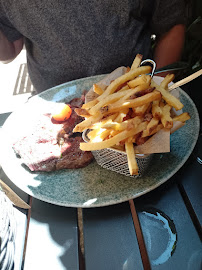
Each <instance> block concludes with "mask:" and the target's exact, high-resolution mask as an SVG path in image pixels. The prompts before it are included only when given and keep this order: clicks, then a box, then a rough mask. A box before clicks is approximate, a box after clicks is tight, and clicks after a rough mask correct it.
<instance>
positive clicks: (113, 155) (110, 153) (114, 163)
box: [82, 130, 152, 178]
mask: <svg viewBox="0 0 202 270" xmlns="http://www.w3.org/2000/svg"><path fill="white" fill-rule="evenodd" d="M88 132H89V130H85V131H84V132H83V134H82V137H83V140H84V141H85V142H89V138H88V136H87V134H88ZM92 154H93V156H94V158H95V160H96V162H97V163H98V165H100V166H101V167H102V168H104V169H107V170H110V171H113V172H116V173H119V174H123V175H126V176H130V177H135V178H136V177H141V176H142V175H143V174H144V173H145V171H146V169H147V168H148V166H149V163H150V161H151V159H152V154H150V155H141V154H137V155H136V160H137V164H138V168H139V174H138V175H133V176H131V175H130V172H129V168H128V160H127V154H126V152H124V151H121V150H117V149H113V148H105V149H101V150H96V151H92Z"/></svg>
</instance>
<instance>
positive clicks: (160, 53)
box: [154, 24, 185, 75]
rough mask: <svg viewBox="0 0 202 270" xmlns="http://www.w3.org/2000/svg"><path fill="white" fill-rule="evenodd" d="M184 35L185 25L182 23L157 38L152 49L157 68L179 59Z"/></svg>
mask: <svg viewBox="0 0 202 270" xmlns="http://www.w3.org/2000/svg"><path fill="white" fill-rule="evenodd" d="M184 37H185V26H184V25H183V24H178V25H175V26H174V27H172V28H171V29H170V30H169V31H168V32H167V33H165V34H164V35H163V36H162V37H161V38H159V40H157V44H156V48H155V51H154V60H155V61H156V64H157V68H161V67H163V66H166V65H169V64H172V63H174V62H177V61H179V60H180V58H181V53H182V50H183V45H184ZM162 75H163V74H162Z"/></svg>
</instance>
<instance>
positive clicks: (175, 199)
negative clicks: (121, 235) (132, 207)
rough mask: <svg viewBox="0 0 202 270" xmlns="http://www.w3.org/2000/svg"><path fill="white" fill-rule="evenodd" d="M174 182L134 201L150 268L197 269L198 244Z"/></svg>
mask: <svg viewBox="0 0 202 270" xmlns="http://www.w3.org/2000/svg"><path fill="white" fill-rule="evenodd" d="M175 180H176V179H172V180H171V182H170V183H169V182H168V183H166V184H165V185H163V186H161V187H159V188H158V189H156V190H154V191H153V192H150V193H149V194H147V195H145V196H142V197H141V198H139V199H137V200H135V204H136V207H137V209H138V216H139V220H140V224H141V228H142V231H143V235H144V239H145V243H146V247H147V252H148V255H149V258H150V263H151V267H152V269H155V270H156V269H163V270H167V269H168V270H169V269H189V266H190V265H192V266H193V267H194V269H200V265H201V263H202V261H201V260H202V249H201V241H200V238H199V235H198V233H197V231H196V229H195V227H194V224H193V222H192V220H191V218H190V215H189V213H188V211H187V208H186V206H185V204H184V201H183V199H182V197H181V194H180V192H179V189H178V187H177V185H176V184H175V183H174V182H173V181H175ZM175 240H176V241H175ZM171 254H172V256H171ZM197 267H198V268H197Z"/></svg>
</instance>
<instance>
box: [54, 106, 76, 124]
mask: <svg viewBox="0 0 202 270" xmlns="http://www.w3.org/2000/svg"><path fill="white" fill-rule="evenodd" d="M71 113H72V109H71V108H70V106H69V105H67V104H64V106H62V107H61V108H60V109H59V110H58V112H55V113H54V114H53V115H52V117H53V119H54V120H56V121H59V122H61V121H66V120H67V119H68V118H69V117H70V115H71Z"/></svg>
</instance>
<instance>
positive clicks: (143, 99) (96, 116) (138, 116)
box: [73, 54, 190, 175]
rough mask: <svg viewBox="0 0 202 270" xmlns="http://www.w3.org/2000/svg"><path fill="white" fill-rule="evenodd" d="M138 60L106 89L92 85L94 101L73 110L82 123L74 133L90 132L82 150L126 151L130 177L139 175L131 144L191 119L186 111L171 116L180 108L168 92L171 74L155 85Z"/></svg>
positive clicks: (145, 139) (147, 71)
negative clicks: (178, 122)
mask: <svg viewBox="0 0 202 270" xmlns="http://www.w3.org/2000/svg"><path fill="white" fill-rule="evenodd" d="M141 60H142V55H140V54H138V55H137V56H136V57H135V59H134V61H133V64H132V66H131V67H128V68H127V72H126V73H125V74H124V75H122V76H120V77H118V78H117V79H115V80H114V81H112V82H111V83H110V84H109V86H107V87H106V88H105V89H103V88H101V87H100V86H99V85H97V84H94V85H93V91H94V92H95V93H97V98H95V99H94V100H92V101H90V102H88V103H85V104H84V105H83V106H82V108H80V109H76V113H77V114H78V115H80V116H83V117H85V120H84V121H83V122H81V123H79V124H78V125H76V126H75V128H74V130H73V132H83V131H84V130H86V129H89V130H90V132H89V133H88V138H89V142H87V143H81V144H80V149H81V150H83V151H96V150H101V149H104V148H115V149H119V150H123V151H125V152H126V154H127V160H128V167H129V171H130V174H131V175H138V164H137V160H136V157H135V150H134V145H140V144H143V143H145V142H146V141H147V140H148V139H149V138H150V137H151V136H152V135H154V134H155V133H157V132H158V131H159V130H161V129H164V128H165V129H169V130H170V129H171V128H172V127H173V122H175V121H180V122H183V123H184V122H185V121H187V120H188V119H190V116H189V114H188V113H186V112H185V113H182V114H181V115H178V116H174V117H172V113H171V109H172V108H175V110H176V111H178V110H181V109H182V108H183V104H182V103H181V102H180V100H179V99H178V98H176V97H175V96H173V95H172V94H171V93H170V92H169V91H168V84H169V83H170V82H171V81H172V80H173V79H174V75H173V74H169V75H167V76H166V77H165V78H164V80H163V81H162V82H161V84H160V85H158V84H156V83H155V82H154V80H153V79H152V78H151V76H150V75H148V74H149V73H150V72H151V67H150V66H140V63H141Z"/></svg>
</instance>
